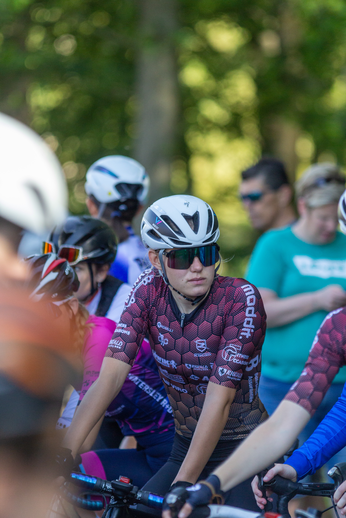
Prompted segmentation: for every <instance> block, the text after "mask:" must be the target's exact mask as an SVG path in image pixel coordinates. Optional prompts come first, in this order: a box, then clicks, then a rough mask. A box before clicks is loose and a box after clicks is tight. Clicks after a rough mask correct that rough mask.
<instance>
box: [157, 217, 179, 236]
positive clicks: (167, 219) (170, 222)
mask: <svg viewBox="0 0 346 518" xmlns="http://www.w3.org/2000/svg"><path fill="white" fill-rule="evenodd" d="M160 217H161V219H162V220H163V221H164V222H165V223H166V225H167V226H168V227H169V228H170V229H171V230H173V232H174V233H175V234H177V235H178V236H182V237H185V235H184V234H183V233H182V231H181V230H180V228H179V227H178V226H177V225H176V224H175V223H174V221H173V220H172V219H171V218H170V217H169V216H166V215H162V216H160Z"/></svg>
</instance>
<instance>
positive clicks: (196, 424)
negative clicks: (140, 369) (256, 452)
mask: <svg viewBox="0 0 346 518" xmlns="http://www.w3.org/2000/svg"><path fill="white" fill-rule="evenodd" d="M141 231H142V239H143V242H144V243H145V245H146V246H147V247H148V248H149V259H150V261H151V264H152V266H153V267H152V269H151V270H149V271H146V272H144V273H143V274H142V275H141V276H140V277H139V278H138V280H137V282H136V283H135V285H134V288H133V290H132V292H131V294H130V296H129V299H128V300H127V302H126V304H125V309H124V312H123V314H122V316H121V319H120V322H119V325H118V327H117V330H116V332H115V333H114V335H113V338H112V340H111V341H110V344H109V349H108V351H107V353H106V358H105V359H104V362H103V365H102V369H101V373H100V377H99V378H98V380H97V382H96V383H95V384H94V385H93V387H92V389H91V390H89V392H88V394H87V395H86V397H85V398H84V401H83V402H82V404H81V406H80V409H79V411H78V412H77V414H76V416H75V422H74V423H72V426H71V427H70V429H69V431H68V433H67V435H66V438H65V445H66V446H67V447H69V448H71V449H72V451H73V454H76V453H77V452H78V450H79V449H80V447H81V445H82V443H83V442H84V440H85V437H86V436H87V435H88V433H89V431H90V430H91V429H92V428H93V426H94V425H95V423H96V422H97V421H98V420H99V418H100V415H102V412H103V410H104V408H106V407H107V405H108V402H109V401H110V400H111V399H112V398H113V397H114V396H115V394H117V392H118V391H119V390H120V389H121V386H122V383H123V382H124V379H125V378H126V375H127V373H128V372H129V370H130V369H131V365H132V364H133V362H134V360H135V357H136V355H137V353H138V351H139V349H140V344H141V341H142V339H143V338H144V336H145V335H146V334H148V337H149V342H150V345H151V348H152V350H153V355H154V358H155V360H156V363H157V365H158V369H159V372H160V375H161V378H162V381H163V383H164V385H165V388H166V391H167V393H168V397H169V401H170V403H171V405H172V408H173V413H174V420H175V426H176V435H175V440H174V445H173V449H172V453H171V456H170V458H169V460H168V462H167V463H166V465H165V466H163V468H161V470H160V471H159V472H158V473H157V475H155V476H154V477H153V479H151V480H150V481H149V482H148V484H146V486H145V488H146V489H150V490H151V491H153V492H158V493H161V494H165V493H166V492H167V491H168V490H169V488H170V487H171V485H172V484H178V485H184V486H185V485H190V484H192V483H194V482H196V480H198V479H199V478H200V476H204V475H205V474H208V473H209V472H210V471H211V470H212V469H213V467H214V466H216V465H217V464H218V463H219V462H220V461H222V460H223V459H225V458H226V457H227V455H228V454H229V453H230V452H231V451H233V450H234V449H235V448H236V447H237V446H238V445H239V443H240V442H241V440H242V439H244V438H245V437H246V436H247V435H248V434H249V433H250V431H251V430H253V429H254V428H255V427H256V426H257V425H258V424H259V423H260V422H262V421H263V420H265V419H266V417H267V415H266V412H265V409H264V407H263V405H262V404H261V402H260V400H259V398H258V383H259V377H260V365H261V347H262V343H263V339H264V333H265V324H266V317H265V312H264V308H263V304H262V300H261V297H260V295H259V293H258V291H257V289H256V288H255V287H254V286H253V285H251V284H249V283H248V282H247V281H245V280H243V279H234V278H228V277H222V276H219V275H218V274H217V270H218V267H216V264H217V263H218V262H219V259H220V257H219V247H218V245H217V243H216V242H217V239H218V237H219V234H220V232H219V228H218V221H217V218H216V215H215V214H214V212H213V211H212V209H211V208H210V206H209V205H208V204H207V203H205V202H204V201H202V200H200V199H198V198H195V197H193V196H185V195H179V196H171V197H167V198H162V199H161V200H158V201H157V202H155V203H154V204H153V205H152V206H151V207H150V208H149V209H147V211H146V213H145V214H144V217H143V220H142V229H141ZM249 484H250V482H249V481H247V482H246V483H244V485H243V487H242V488H238V489H237V491H234V492H232V494H230V495H228V496H229V500H228V501H229V502H231V503H240V504H241V505H243V506H244V507H247V508H255V503H254V501H253V500H252V501H251V497H252V495H251V491H250V490H249V488H250V485H249Z"/></svg>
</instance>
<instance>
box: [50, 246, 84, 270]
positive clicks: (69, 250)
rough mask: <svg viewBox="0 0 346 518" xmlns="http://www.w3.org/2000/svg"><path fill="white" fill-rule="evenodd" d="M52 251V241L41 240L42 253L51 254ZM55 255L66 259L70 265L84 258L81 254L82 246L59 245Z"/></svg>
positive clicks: (53, 248)
mask: <svg viewBox="0 0 346 518" xmlns="http://www.w3.org/2000/svg"><path fill="white" fill-rule="evenodd" d="M52 252H53V253H56V252H55V246H54V243H50V242H49V241H43V243H42V253H43V254H51V253H52ZM57 255H58V257H60V259H66V261H68V262H69V263H70V265H71V266H73V265H75V264H77V263H79V262H80V261H83V260H84V259H85V257H84V256H83V248H82V247H81V246H72V245H61V247H60V248H59V250H58V253H57Z"/></svg>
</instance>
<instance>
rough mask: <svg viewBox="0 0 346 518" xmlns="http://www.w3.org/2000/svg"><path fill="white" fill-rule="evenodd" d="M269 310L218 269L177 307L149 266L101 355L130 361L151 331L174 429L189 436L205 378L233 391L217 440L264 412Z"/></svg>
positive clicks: (239, 431)
mask: <svg viewBox="0 0 346 518" xmlns="http://www.w3.org/2000/svg"><path fill="white" fill-rule="evenodd" d="M265 329H266V314H265V311H264V307H263V303H262V299H261V296H260V294H259V292H258V290H257V289H256V288H255V286H253V285H252V284H249V283H248V282H247V281H245V280H244V279H235V278H229V277H221V276H217V277H216V278H215V280H214V282H213V284H212V286H211V289H210V292H209V294H208V296H207V297H206V299H205V300H204V301H203V302H202V303H201V304H200V305H199V306H198V307H197V309H195V310H194V311H193V312H192V313H190V314H188V315H184V314H180V313H179V310H178V308H177V306H176V304H175V301H174V298H173V296H172V294H171V291H170V289H169V288H168V286H167V285H166V284H165V282H164V281H163V279H162V277H161V276H160V275H159V274H158V272H157V270H155V269H151V270H147V271H146V272H144V273H143V274H142V275H141V276H140V277H139V278H138V280H137V282H136V283H135V285H134V287H133V290H132V292H131V293H130V296H129V299H128V301H127V302H126V304H125V308H124V311H123V314H122V316H121V320H120V323H119V324H118V326H117V329H116V331H115V333H114V335H113V338H112V340H111V341H110V343H109V348H108V350H107V352H106V356H108V357H113V358H116V359H118V360H121V361H123V362H125V363H128V364H130V365H133V364H134V361H135V358H136V355H137V354H138V352H139V351H141V343H142V341H143V339H144V337H145V336H146V335H148V336H149V341H150V345H151V348H152V351H153V356H154V358H155V360H156V363H157V365H158V369H159V372H160V376H161V378H162V381H163V382H164V385H165V388H166V391H167V394H168V398H169V401H170V404H171V406H172V408H173V412H174V419H175V426H176V430H177V432H178V433H180V434H182V435H183V436H185V437H188V438H190V437H191V436H192V434H193V432H194V430H195V428H196V425H197V421H198V418H199V416H200V414H201V411H202V406H203V402H204V399H205V394H206V390H207V386H208V383H209V381H210V382H212V383H216V384H218V385H223V386H225V387H229V388H234V389H235V390H236V394H235V398H234V401H233V403H232V405H231V408H230V413H229V419H228V421H227V423H226V426H225V429H224V431H223V433H222V435H221V439H240V438H242V437H245V436H246V435H247V434H248V433H250V432H251V430H253V429H254V428H255V427H256V426H257V425H258V424H259V423H260V422H262V421H263V420H264V419H265V418H266V417H267V414H266V412H265V409H264V407H263V405H262V403H261V402H260V400H259V398H258V385H259V379H260V371H261V349H262V344H263V339H264V334H265Z"/></svg>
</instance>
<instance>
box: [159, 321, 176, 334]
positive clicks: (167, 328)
mask: <svg viewBox="0 0 346 518" xmlns="http://www.w3.org/2000/svg"><path fill="white" fill-rule="evenodd" d="M157 327H158V328H159V329H164V330H165V331H169V332H170V333H173V329H171V328H170V327H166V326H164V325H163V324H161V322H158V323H157Z"/></svg>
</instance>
